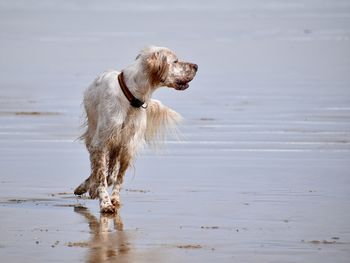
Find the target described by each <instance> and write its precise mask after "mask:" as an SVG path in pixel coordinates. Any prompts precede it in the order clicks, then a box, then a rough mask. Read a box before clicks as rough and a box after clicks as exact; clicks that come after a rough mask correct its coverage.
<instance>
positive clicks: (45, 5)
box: [0, 0, 350, 263]
mask: <svg viewBox="0 0 350 263" xmlns="http://www.w3.org/2000/svg"><path fill="white" fill-rule="evenodd" d="M0 34H1V35H0V37H1V41H0V57H1V60H0V167H1V170H0V233H1V235H0V261H1V262H212V261H214V260H215V261H217V262H259V263H260V262H320V263H321V262H348V261H349V258H350V223H349V222H350V174H349V171H350V162H349V159H350V87H349V85H350V75H349V74H348V72H349V70H350V49H349V46H350V45H349V42H350V4H349V3H348V2H347V1H341V0H339V1H332V2H329V3H328V4H327V3H326V2H324V3H323V2H321V3H316V1H315V2H313V1H304V0H301V1H296V2H289V1H284V2H277V1H270V0H268V1H265V2H264V3H262V2H261V1H257V0H256V1H250V2H249V3H245V2H243V1H241V2H239V1H221V2H215V3H214V2H211V1H199V0H198V1H191V2H190V3H188V2H187V1H182V0H181V1H176V2H173V3H169V4H166V5H165V4H163V3H162V2H161V1H152V3H149V4H147V5H146V4H145V3H143V2H141V1H135V2H132V3H115V2H114V1H107V2H105V4H104V5H101V4H100V3H94V2H92V1H87V2H85V4H84V5H82V2H79V1H69V2H68V1H66V2H64V3H62V1H50V2H47V1H0ZM150 43H153V44H157V45H164V46H168V47H171V48H172V49H174V50H175V51H176V52H177V53H178V54H179V56H180V58H184V59H188V60H190V61H193V62H196V63H197V64H198V65H199V72H198V75H197V77H196V79H195V80H194V81H193V83H192V85H191V87H190V89H189V90H187V91H185V92H176V91H174V90H167V89H163V90H159V91H158V92H157V93H156V94H155V97H156V98H158V99H160V100H162V101H163V103H164V104H166V105H169V106H171V107H172V108H174V109H175V110H177V111H178V112H180V113H181V114H182V115H183V116H184V118H185V122H184V123H183V125H182V127H181V132H182V137H183V140H181V141H177V140H174V139H171V138H169V139H168V140H167V142H166V149H165V150H164V151H163V152H162V153H161V154H158V153H154V152H152V151H151V150H150V149H146V150H145V151H144V152H143V153H142V154H141V155H140V156H139V157H138V159H137V161H136V163H135V165H134V168H132V169H130V170H129V171H128V173H127V177H126V182H125V184H124V188H123V190H122V196H121V198H122V202H123V206H122V208H121V210H120V211H119V214H117V215H115V216H107V215H101V214H100V213H99V211H98V204H97V201H96V200H90V199H88V198H85V197H84V198H77V197H75V196H74V195H73V194H72V192H73V189H74V188H75V187H76V186H77V185H78V184H79V183H80V182H81V181H82V180H83V179H84V178H85V177H86V176H88V174H89V161H88V155H87V152H86V150H85V148H84V145H83V144H82V143H81V142H78V141H76V140H75V139H76V138H77V137H78V136H79V134H80V132H81V130H80V129H79V125H80V124H81V118H80V116H81V105H80V104H81V99H82V93H83V90H84V89H85V87H86V86H87V85H88V84H89V83H90V82H91V81H92V79H93V78H94V77H95V76H96V74H98V73H99V72H101V71H103V70H105V69H108V68H116V69H120V68H122V67H124V66H125V65H127V64H128V63H130V62H131V61H132V60H133V59H134V58H135V56H136V55H137V50H139V49H140V48H142V47H143V46H144V45H145V44H150Z"/></svg>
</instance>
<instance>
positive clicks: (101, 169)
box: [74, 46, 198, 213]
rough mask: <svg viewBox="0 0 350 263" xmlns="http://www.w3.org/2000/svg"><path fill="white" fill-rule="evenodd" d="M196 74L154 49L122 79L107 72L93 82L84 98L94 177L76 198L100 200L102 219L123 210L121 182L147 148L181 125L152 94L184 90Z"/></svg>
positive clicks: (168, 53) (189, 65)
mask: <svg viewBox="0 0 350 263" xmlns="http://www.w3.org/2000/svg"><path fill="white" fill-rule="evenodd" d="M197 69H198V66H197V65H196V64H193V63H188V62H182V61H179V60H178V59H177V57H176V55H175V53H174V52H172V51H171V50H169V49H167V48H163V47H153V46H152V47H147V48H145V49H143V50H142V51H141V53H140V54H139V55H138V56H137V57H136V60H135V61H134V63H133V64H131V65H130V66H129V67H127V68H125V69H123V70H122V72H121V73H120V72H117V71H108V72H105V73H102V74H101V75H100V76H98V77H97V78H96V79H95V81H94V82H93V83H92V84H91V85H90V86H89V88H88V89H87V90H86V91H85V94H84V106H85V111H86V117H87V130H86V132H85V133H84V134H83V135H82V136H81V138H82V139H84V140H85V143H86V147H87V149H88V151H89V153H90V162H91V175H90V177H89V178H87V179H86V180H85V181H84V182H83V183H82V184H81V185H79V186H78V187H77V188H76V189H75V191H74V194H76V195H82V194H84V193H86V192H87V191H89V194H90V196H91V198H97V197H98V198H99V201H100V210H101V212H103V213H114V212H115V211H116V209H117V208H119V206H120V198H119V192H120V188H121V184H122V183H123V177H124V174H125V172H126V170H127V169H128V167H129V166H130V164H131V163H132V161H133V158H134V156H135V155H136V153H137V151H138V150H139V149H140V148H141V147H142V146H143V145H144V143H145V142H147V143H151V142H152V141H156V140H159V139H162V138H163V135H164V132H165V131H166V130H167V129H168V128H169V127H171V126H173V125H175V124H177V123H178V121H179V120H180V119H181V116H180V115H179V114H178V113H176V112H175V111H173V110H171V109H169V108H167V107H166V106H164V105H162V104H161V103H160V102H159V101H157V100H153V99H151V96H152V93H153V92H154V91H155V90H156V89H157V88H158V87H161V86H167V87H171V88H174V89H176V90H185V89H186V88H188V86H189V85H188V82H190V81H191V80H192V79H193V78H194V76H195V74H196V72H197ZM110 185H113V191H112V195H111V197H110V196H109V194H108V192H107V188H108V186H110Z"/></svg>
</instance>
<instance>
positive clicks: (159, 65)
mask: <svg viewBox="0 0 350 263" xmlns="http://www.w3.org/2000/svg"><path fill="white" fill-rule="evenodd" d="M146 65H147V66H146V70H147V73H148V76H149V80H150V83H151V84H152V85H153V86H156V85H158V84H159V83H161V82H163V81H164V80H165V79H166V77H167V75H168V71H169V64H168V61H167V56H166V54H165V53H163V52H161V51H158V52H155V53H152V54H151V55H150V56H149V57H148V58H147V59H146Z"/></svg>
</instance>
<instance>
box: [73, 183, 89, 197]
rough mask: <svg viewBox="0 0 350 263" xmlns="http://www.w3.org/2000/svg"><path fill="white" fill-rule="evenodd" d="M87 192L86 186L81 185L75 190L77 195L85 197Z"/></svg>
mask: <svg viewBox="0 0 350 263" xmlns="http://www.w3.org/2000/svg"><path fill="white" fill-rule="evenodd" d="M86 192H87V189H86V186H85V184H81V185H79V186H78V187H77V188H75V190H74V194H75V195H83V194H85V193H86Z"/></svg>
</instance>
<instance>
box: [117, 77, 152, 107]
mask: <svg viewBox="0 0 350 263" xmlns="http://www.w3.org/2000/svg"><path fill="white" fill-rule="evenodd" d="M118 82H119V86H120V88H121V89H122V91H123V93H124V95H125V97H126V98H127V99H128V101H129V102H130V105H131V106H133V107H134V108H140V107H142V108H147V104H145V102H143V101H141V100H139V99H137V98H135V97H134V95H132V93H131V91H130V90H129V89H128V87H127V86H126V84H125V81H124V75H123V72H121V73H120V74H119V75H118Z"/></svg>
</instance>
